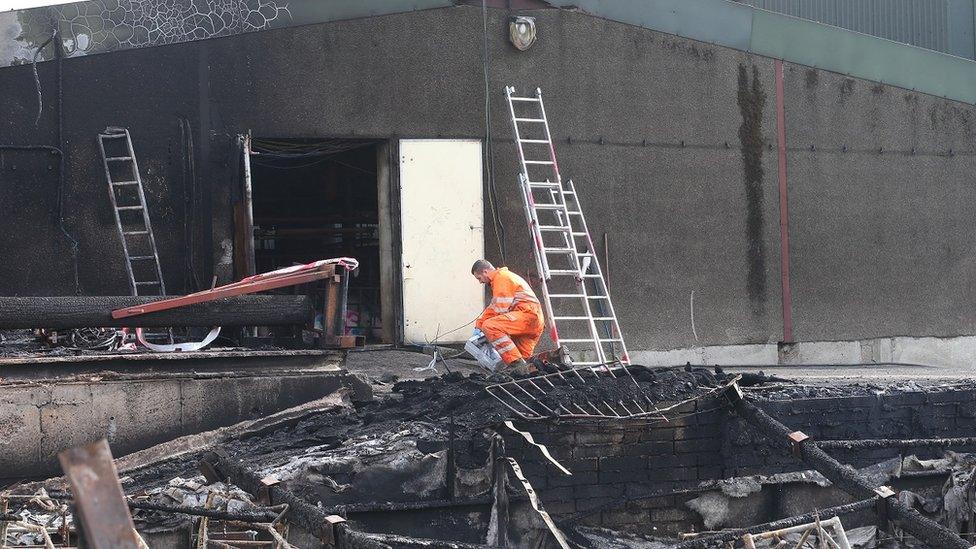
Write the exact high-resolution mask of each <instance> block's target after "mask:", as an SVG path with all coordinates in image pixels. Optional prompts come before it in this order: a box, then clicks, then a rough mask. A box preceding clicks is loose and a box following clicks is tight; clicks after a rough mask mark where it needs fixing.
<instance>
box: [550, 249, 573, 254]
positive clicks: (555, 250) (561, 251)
mask: <svg viewBox="0 0 976 549" xmlns="http://www.w3.org/2000/svg"><path fill="white" fill-rule="evenodd" d="M575 251H576V250H574V249H573V248H543V252H545V253H547V254H566V253H570V254H571V253H573V252H575Z"/></svg>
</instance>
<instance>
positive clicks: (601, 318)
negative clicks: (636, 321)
mask: <svg viewBox="0 0 976 549" xmlns="http://www.w3.org/2000/svg"><path fill="white" fill-rule="evenodd" d="M593 320H617V319H616V318H614V317H612V316H595V317H593Z"/></svg>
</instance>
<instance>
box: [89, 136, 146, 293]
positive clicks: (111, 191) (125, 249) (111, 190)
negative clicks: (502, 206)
mask: <svg viewBox="0 0 976 549" xmlns="http://www.w3.org/2000/svg"><path fill="white" fill-rule="evenodd" d="M97 139H98V150H99V151H100V152H101V153H102V166H103V167H104V168H105V180H106V181H107V182H108V196H109V199H110V200H111V201H112V214H113V215H115V227H116V228H117V229H118V230H119V238H120V239H121V240H122V253H123V255H125V272H126V274H128V275H129V291H130V292H132V295H139V290H138V287H137V286H136V277H135V274H134V273H133V272H132V262H131V261H129V244H128V243H127V242H126V240H125V229H124V228H123V227H122V216H121V215H120V214H119V204H118V200H117V199H116V198H115V182H114V181H112V170H111V168H109V165H108V160H107V157H108V155H106V154H105V141H104V138H103V136H102V134H98V136H97Z"/></svg>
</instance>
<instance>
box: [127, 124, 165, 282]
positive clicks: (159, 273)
mask: <svg viewBox="0 0 976 549" xmlns="http://www.w3.org/2000/svg"><path fill="white" fill-rule="evenodd" d="M125 143H126V146H127V148H128V150H129V158H131V159H132V171H133V175H134V177H135V181H136V189H137V190H138V193H139V201H140V203H141V204H142V218H143V221H144V222H145V224H146V231H147V232H148V235H147V236H148V238H149V247H150V248H151V249H152V254H153V259H154V261H155V265H156V277H157V278H158V282H159V285H158V286H157V287H158V288H159V295H166V283H165V282H164V281H163V267H162V265H160V263H159V252H158V251H157V248H156V236H155V235H154V234H153V230H152V223H151V222H150V220H149V204H148V203H147V202H146V193H145V191H143V189H142V176H141V175H140V174H139V162H138V161H137V160H136V152H135V150H134V149H133V147H132V136H131V135H129V130H128V129H125Z"/></svg>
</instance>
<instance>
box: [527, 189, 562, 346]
mask: <svg viewBox="0 0 976 549" xmlns="http://www.w3.org/2000/svg"><path fill="white" fill-rule="evenodd" d="M518 180H519V185H520V186H521V187H522V209H523V210H524V212H525V219H526V221H527V222H528V224H529V231H530V232H532V236H533V240H534V242H533V244H534V245H533V252H534V253H533V254H532V255H533V256H535V266H536V269H537V270H538V273H539V277H540V279H541V282H542V304H543V307H545V310H546V316H547V318H548V320H549V337H550V338H551V339H552V341H553V343H554V344H555V345H557V346H558V345H559V329H558V328H557V327H556V321H555V319H554V315H553V312H552V311H553V309H552V299H551V298H550V297H549V285H548V284H546V279H545V278H544V277H545V274H544V273H545V271H544V268H543V261H545V251H544V250H545V248H544V247H543V246H544V243H543V241H542V231H541V230H540V229H539V220H538V218H537V217H536V212H535V210H534V209H532V208H530V207H529V199H528V198H527V197H528V196H531V194H532V188H531V187H530V186H529V183H528V180H527V179H526V178H525V176H524V175H523V174H518Z"/></svg>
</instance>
